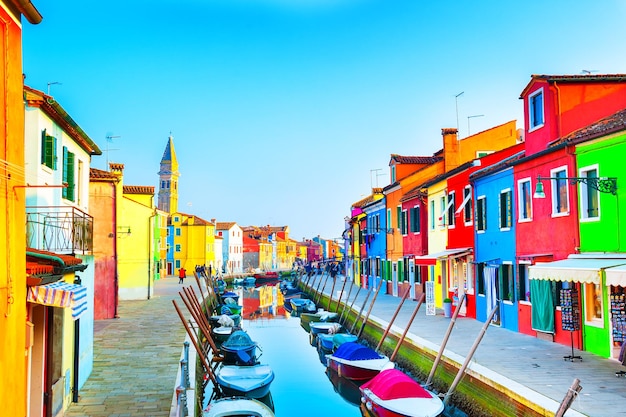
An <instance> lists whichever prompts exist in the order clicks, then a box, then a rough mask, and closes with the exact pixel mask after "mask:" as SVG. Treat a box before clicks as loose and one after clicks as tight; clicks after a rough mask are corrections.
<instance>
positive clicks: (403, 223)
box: [400, 210, 408, 235]
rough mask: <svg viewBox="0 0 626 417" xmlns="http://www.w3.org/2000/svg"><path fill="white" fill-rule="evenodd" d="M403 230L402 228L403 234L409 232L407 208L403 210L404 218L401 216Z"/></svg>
mask: <svg viewBox="0 0 626 417" xmlns="http://www.w3.org/2000/svg"><path fill="white" fill-rule="evenodd" d="M400 223H401V226H400V227H401V230H402V234H403V235H406V234H407V232H408V227H407V226H408V225H407V212H406V210H402V218H401V222H400Z"/></svg>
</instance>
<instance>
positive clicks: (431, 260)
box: [414, 248, 472, 265]
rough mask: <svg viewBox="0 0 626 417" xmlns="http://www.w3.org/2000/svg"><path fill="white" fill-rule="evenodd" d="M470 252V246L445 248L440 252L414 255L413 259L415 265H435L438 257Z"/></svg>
mask: <svg viewBox="0 0 626 417" xmlns="http://www.w3.org/2000/svg"><path fill="white" fill-rule="evenodd" d="M470 253H472V248H456V249H446V250H444V251H441V252H435V253H430V254H428V255H421V256H416V257H415V258H414V259H415V264H417V265H436V264H437V260H438V259H445V258H458V257H460V256H465V255H469V254H470Z"/></svg>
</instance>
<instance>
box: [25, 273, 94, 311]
mask: <svg viewBox="0 0 626 417" xmlns="http://www.w3.org/2000/svg"><path fill="white" fill-rule="evenodd" d="M26 301H28V302H31V303H37V304H42V305H45V306H52V307H61V308H71V309H72V319H73V320H76V319H78V318H80V316H81V315H82V314H83V313H84V312H85V311H87V288H86V287H83V286H82V285H76V284H68V283H67V282H63V281H57V282H55V283H54V284H48V285H37V286H34V287H29V288H28V292H27V294H26Z"/></svg>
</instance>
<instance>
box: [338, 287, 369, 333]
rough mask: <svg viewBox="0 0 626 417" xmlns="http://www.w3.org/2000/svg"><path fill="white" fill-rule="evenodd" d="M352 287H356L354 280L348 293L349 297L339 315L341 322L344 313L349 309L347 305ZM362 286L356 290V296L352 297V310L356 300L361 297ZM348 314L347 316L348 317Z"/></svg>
mask: <svg viewBox="0 0 626 417" xmlns="http://www.w3.org/2000/svg"><path fill="white" fill-rule="evenodd" d="M352 287H354V281H352V284H351V285H350V291H349V293H348V298H346V303H345V304H344V305H343V310H341V316H339V323H341V322H342V321H343V313H345V312H346V311H348V310H347V309H346V306H347V305H348V300H349V299H350V292H352ZM361 288H363V287H361V286H359V289H358V290H356V294H355V296H354V298H353V299H352V303H351V304H350V311H351V310H352V308H353V307H354V302H355V301H356V299H357V298H358V297H359V293H360V292H361ZM348 314H350V312H348ZM347 317H348V316H346V319H347Z"/></svg>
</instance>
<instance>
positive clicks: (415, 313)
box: [389, 293, 426, 362]
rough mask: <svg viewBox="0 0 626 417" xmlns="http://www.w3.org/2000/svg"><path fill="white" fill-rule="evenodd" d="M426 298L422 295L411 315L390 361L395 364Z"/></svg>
mask: <svg viewBox="0 0 626 417" xmlns="http://www.w3.org/2000/svg"><path fill="white" fill-rule="evenodd" d="M424 298H426V294H423V293H422V296H421V297H420V300H419V302H418V303H417V306H415V310H413V314H412V315H411V318H410V319H409V322H408V323H407V325H406V327H405V328H404V333H402V337H400V339H399V340H398V344H397V345H396V348H395V350H394V351H393V353H392V354H391V357H390V358H389V360H390V361H392V362H393V360H394V359H395V358H396V355H397V354H398V351H399V350H400V345H402V342H404V338H405V337H406V334H407V333H408V332H409V328H410V327H411V324H412V323H413V320H414V319H415V316H416V315H417V312H418V311H419V309H420V307H421V306H422V303H423V302H424Z"/></svg>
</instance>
